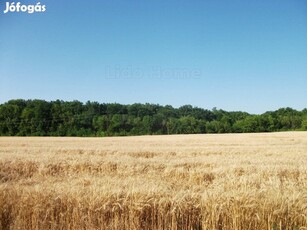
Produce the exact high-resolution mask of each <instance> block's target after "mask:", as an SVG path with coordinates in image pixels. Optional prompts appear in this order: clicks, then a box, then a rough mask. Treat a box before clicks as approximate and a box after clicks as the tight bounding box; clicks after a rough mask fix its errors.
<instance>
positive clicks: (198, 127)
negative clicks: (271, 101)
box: [0, 99, 307, 136]
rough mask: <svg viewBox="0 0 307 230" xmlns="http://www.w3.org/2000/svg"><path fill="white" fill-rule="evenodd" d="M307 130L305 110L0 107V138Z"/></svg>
mask: <svg viewBox="0 0 307 230" xmlns="http://www.w3.org/2000/svg"><path fill="white" fill-rule="evenodd" d="M286 130H307V109H304V110H303V111H297V110H294V109H291V108H282V109H279V110H277V111H273V112H266V113H264V114H262V115H251V114H248V113H245V112H227V111H224V110H217V109H216V108H214V109H212V110H211V111H210V110H206V109H202V108H198V107H193V106H191V105H184V106H181V107H180V108H178V109H176V108H173V107H172V106H170V105H166V106H161V105H157V104H132V105H122V104H118V103H111V104H100V103H98V102H89V101H88V102H87V103H85V104H84V103H81V102H79V101H72V102H65V101H60V100H57V101H51V102H47V101H44V100H21V99H19V100H11V101H8V102H6V103H4V104H2V105H0V135H2V136H115V135H117V136H123V135H153V134H194V133H247V132H273V131H286Z"/></svg>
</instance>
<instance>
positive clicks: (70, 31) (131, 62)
mask: <svg viewBox="0 0 307 230" xmlns="http://www.w3.org/2000/svg"><path fill="white" fill-rule="evenodd" d="M5 3H6V2H4V1H3V0H0V103H3V102H5V101H7V100H10V99H16V98H24V99H36V98H38V99H45V100H55V99H62V100H80V101H83V102H85V101H87V100H91V101H98V102H118V103H123V104H131V103H136V102H141V103H145V102H149V103H159V104H162V105H166V104H170V105H173V106H174V107H178V106H181V105H184V104H191V105H193V106H198V107H203V108H207V109H211V108H213V107H217V108H221V109H225V110H229V111H233V110H243V111H247V112H250V113H263V112H265V111H268V110H275V109H278V108H280V107H287V106H289V107H292V108H295V109H299V110H301V109H303V108H306V107H307V90H306V89H307V2H306V1H304V0H287V1H286V0H271V1H267V0H257V1H246V0H232V1H228V0H225V1H222V0H221V1H213V0H210V1H204V0H197V1H196V0H191V1H187V0H176V1H175V0H173V1H171V0H153V1H152V0H148V1H141V0H130V1H129V0H125V1H119V0H112V1H110V0H108V1H104V0H103V1H98V0H91V1H79V0H65V1H59V0H43V1H41V3H42V4H45V5H46V7H47V11H46V12H45V13H36V14H26V13H8V14H4V13H3V11H4V9H5ZM21 3H22V4H35V3H37V2H36V1H33V0H27V1H26V0H24V1H21Z"/></svg>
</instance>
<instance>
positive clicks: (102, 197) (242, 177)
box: [0, 132, 307, 230]
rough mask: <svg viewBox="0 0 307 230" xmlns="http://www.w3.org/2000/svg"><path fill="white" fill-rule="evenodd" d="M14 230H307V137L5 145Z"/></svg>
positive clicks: (1, 217)
mask: <svg viewBox="0 0 307 230" xmlns="http://www.w3.org/2000/svg"><path fill="white" fill-rule="evenodd" d="M4 229H127V230H130V229H242V230H243V229H244V230H245V229H255V230H256V229H268V230H269V229H274V230H275V229H276V230H277V229H289V230H290V229H291V230H294V229H295V230H299V229H307V132H281V133H265V134H262V133H261V134H210V135H209V134H205V135H174V136H141V137H107V138H69V137H0V230H4Z"/></svg>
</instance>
